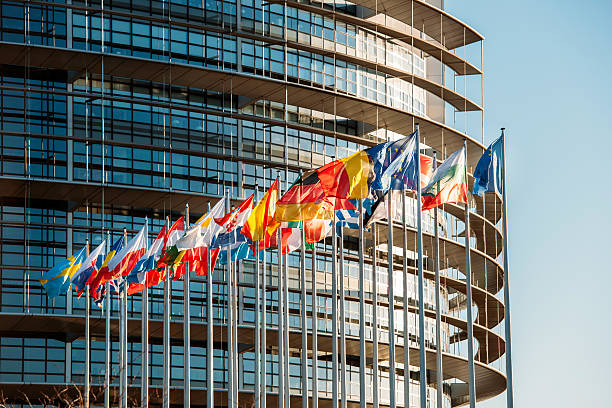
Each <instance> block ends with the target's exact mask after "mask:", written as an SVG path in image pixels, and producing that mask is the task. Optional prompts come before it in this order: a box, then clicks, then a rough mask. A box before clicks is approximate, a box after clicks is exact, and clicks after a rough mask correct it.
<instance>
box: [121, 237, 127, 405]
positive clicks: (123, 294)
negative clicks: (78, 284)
mask: <svg viewBox="0 0 612 408" xmlns="http://www.w3.org/2000/svg"><path fill="white" fill-rule="evenodd" d="M123 237H124V239H125V242H126V243H127V230H126V229H125V228H124V229H123ZM120 279H123V282H121V283H123V290H122V291H120V297H121V315H122V318H123V320H122V327H123V335H122V336H121V344H123V347H122V349H121V353H122V354H121V359H122V360H123V371H122V372H121V378H122V382H123V393H122V394H121V404H122V406H123V408H127V406H128V402H127V394H128V350H127V349H128V342H127V326H128V325H127V287H126V285H127V282H126V279H125V278H120Z"/></svg>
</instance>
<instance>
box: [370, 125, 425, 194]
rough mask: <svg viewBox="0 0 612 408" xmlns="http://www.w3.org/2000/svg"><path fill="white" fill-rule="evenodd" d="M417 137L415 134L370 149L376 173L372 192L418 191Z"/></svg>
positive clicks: (372, 183)
mask: <svg viewBox="0 0 612 408" xmlns="http://www.w3.org/2000/svg"><path fill="white" fill-rule="evenodd" d="M417 137H418V136H417V133H416V132H414V133H412V134H411V135H410V136H408V137H405V138H402V139H399V140H396V141H393V142H387V143H381V144H380V145H377V146H374V147H372V148H370V149H368V152H369V154H370V157H371V158H372V164H373V173H374V175H373V176H374V178H373V180H372V182H371V186H370V187H371V190H374V191H376V190H380V191H383V192H387V191H388V190H390V189H391V190H404V189H407V190H416V183H417V166H416V160H415V157H416V156H417V151H416V145H417V143H416V141H417V140H416V138H417Z"/></svg>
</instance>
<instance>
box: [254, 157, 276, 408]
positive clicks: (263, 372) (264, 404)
mask: <svg viewBox="0 0 612 408" xmlns="http://www.w3.org/2000/svg"><path fill="white" fill-rule="evenodd" d="M263 174H264V184H265V182H266V170H265V168H264V172H263ZM277 186H278V184H277ZM277 198H278V190H277ZM264 237H265V231H264ZM271 238H272V237H270V239H271ZM262 253H263V261H262V280H261V292H262V295H263V304H262V308H261V362H260V364H261V366H260V367H261V391H262V394H261V406H262V407H263V408H266V407H267V395H266V393H267V387H266V382H267V378H266V365H267V359H266V356H267V353H268V347H267V346H268V345H267V330H268V329H267V326H268V325H267V319H268V316H267V302H268V294H267V289H266V269H267V265H266V250H265V248H264V249H262ZM257 257H258V258H259V254H257ZM258 374H259V373H258Z"/></svg>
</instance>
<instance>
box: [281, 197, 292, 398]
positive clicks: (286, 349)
mask: <svg viewBox="0 0 612 408" xmlns="http://www.w3.org/2000/svg"><path fill="white" fill-rule="evenodd" d="M285 187H286V186H285ZM283 270H284V274H283V280H284V282H283V290H284V292H285V293H284V296H283V302H284V306H283V309H284V316H285V324H284V331H283V333H284V338H285V344H284V346H283V351H284V352H285V354H284V358H283V363H284V364H285V370H284V371H285V407H290V406H291V386H290V384H289V254H288V253H287V254H285V260H284V261H283Z"/></svg>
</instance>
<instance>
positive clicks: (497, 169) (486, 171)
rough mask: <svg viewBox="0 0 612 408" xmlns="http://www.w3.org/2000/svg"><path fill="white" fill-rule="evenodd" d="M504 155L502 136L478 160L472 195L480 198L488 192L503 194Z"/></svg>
mask: <svg viewBox="0 0 612 408" xmlns="http://www.w3.org/2000/svg"><path fill="white" fill-rule="evenodd" d="M502 155H503V152H502V138H501V136H500V137H499V138H498V139H497V140H496V141H494V142H493V143H491V145H490V146H489V148H488V149H487V150H486V151H485V152H484V154H483V155H482V156H481V157H480V160H478V164H477V165H476V170H474V187H473V188H472V194H474V195H477V196H479V197H482V194H483V193H487V192H494V193H499V194H503V191H502V190H503V180H502V162H501V161H502V157H503V156H502Z"/></svg>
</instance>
